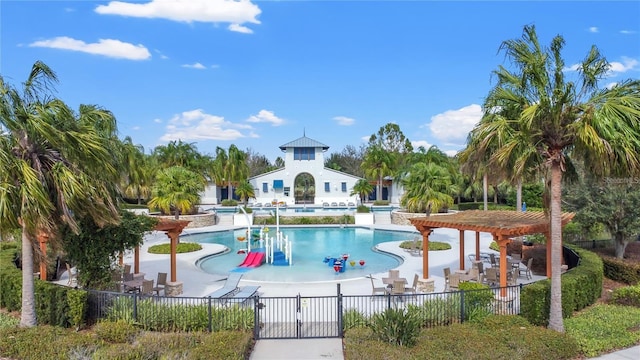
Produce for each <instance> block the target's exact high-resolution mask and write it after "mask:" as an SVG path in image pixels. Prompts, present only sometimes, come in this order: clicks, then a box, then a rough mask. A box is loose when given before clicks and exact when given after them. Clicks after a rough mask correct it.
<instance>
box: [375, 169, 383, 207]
mask: <svg viewBox="0 0 640 360" xmlns="http://www.w3.org/2000/svg"><path fill="white" fill-rule="evenodd" d="M376 200H378V201H380V200H382V174H380V176H378V191H377V193H376Z"/></svg>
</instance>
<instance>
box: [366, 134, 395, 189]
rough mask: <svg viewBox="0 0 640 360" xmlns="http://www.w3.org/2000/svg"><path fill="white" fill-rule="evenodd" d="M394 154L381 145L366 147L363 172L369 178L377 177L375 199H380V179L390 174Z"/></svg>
mask: <svg viewBox="0 0 640 360" xmlns="http://www.w3.org/2000/svg"><path fill="white" fill-rule="evenodd" d="M394 159H395V156H394V154H392V153H390V152H388V151H386V150H384V149H383V148H382V147H380V146H377V145H373V146H369V147H368V148H367V151H366V152H365V154H364V159H363V161H362V168H363V170H364V173H365V174H366V175H367V176H370V177H371V178H374V179H377V181H378V185H377V187H378V188H377V190H376V200H378V201H379V200H382V180H383V178H384V177H385V176H389V175H391V174H392V172H391V169H392V168H393V164H394Z"/></svg>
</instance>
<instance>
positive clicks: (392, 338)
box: [369, 308, 420, 346]
mask: <svg viewBox="0 0 640 360" xmlns="http://www.w3.org/2000/svg"><path fill="white" fill-rule="evenodd" d="M369 326H370V327H371V330H372V331H373V334H374V336H375V337H376V338H377V339H378V340H380V341H382V342H386V343H390V344H394V345H400V346H413V345H414V344H415V342H416V337H417V335H418V330H419V329H420V320H419V319H418V317H417V316H416V314H415V313H413V312H411V311H405V310H404V309H393V308H389V309H386V310H385V311H384V312H383V313H380V314H375V315H373V317H372V318H371V325H369Z"/></svg>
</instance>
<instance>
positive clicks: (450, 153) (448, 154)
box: [444, 150, 458, 156]
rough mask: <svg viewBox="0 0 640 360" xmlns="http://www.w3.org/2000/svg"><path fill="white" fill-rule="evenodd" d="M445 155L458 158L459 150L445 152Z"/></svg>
mask: <svg viewBox="0 0 640 360" xmlns="http://www.w3.org/2000/svg"><path fill="white" fill-rule="evenodd" d="M444 153H445V154H447V156H456V154H457V153H458V150H445V151H444Z"/></svg>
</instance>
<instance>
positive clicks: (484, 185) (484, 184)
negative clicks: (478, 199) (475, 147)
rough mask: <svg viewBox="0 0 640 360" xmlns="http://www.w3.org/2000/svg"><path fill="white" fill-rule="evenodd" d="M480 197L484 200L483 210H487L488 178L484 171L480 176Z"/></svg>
mask: <svg viewBox="0 0 640 360" xmlns="http://www.w3.org/2000/svg"><path fill="white" fill-rule="evenodd" d="M482 193H483V194H482V199H483V201H484V211H487V210H489V200H488V198H487V196H489V179H488V176H487V173H486V172H485V173H484V175H483V176H482Z"/></svg>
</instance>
